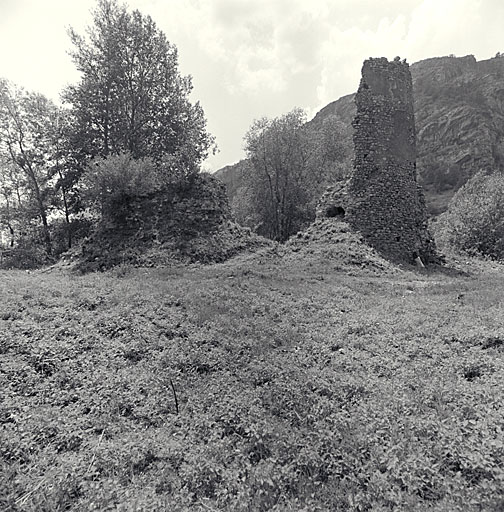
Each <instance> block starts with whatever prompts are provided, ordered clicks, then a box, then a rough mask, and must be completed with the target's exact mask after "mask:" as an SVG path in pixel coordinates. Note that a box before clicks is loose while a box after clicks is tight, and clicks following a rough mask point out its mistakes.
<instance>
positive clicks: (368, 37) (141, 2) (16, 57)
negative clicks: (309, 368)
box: [0, 0, 504, 170]
mask: <svg viewBox="0 0 504 512" xmlns="http://www.w3.org/2000/svg"><path fill="white" fill-rule="evenodd" d="M126 3H127V4H128V5H129V7H130V8H131V9H139V10H140V11H141V12H142V13H143V14H149V15H151V16H152V18H153V19H154V21H155V22H156V23H157V25H158V27H159V28H160V29H161V30H163V31H164V32H165V34H166V35H167V37H168V40H169V41H170V42H172V43H174V44H175V45H176V46H177V47H178V49H179V64H180V70H181V72H182V73H183V74H190V75H192V77H193V85H194V91H193V94H192V99H193V100H194V101H196V100H199V101H200V102H201V104H202V106H203V108H204V110H205V114H206V117H207V120H208V128H209V131H210V132H211V133H212V134H214V135H215V136H216V138H217V144H218V146H219V149H220V152H219V154H218V155H217V156H214V157H211V158H210V159H209V160H208V161H207V162H206V163H205V166H206V167H207V168H210V169H214V170H216V169H218V168H219V167H222V166H224V165H227V164H230V163H234V162H236V161H237V160H239V159H240V158H243V151H242V146H243V136H244V134H245V132H246V131H247V129H248V127H249V126H250V124H251V123H252V121H253V120H254V119H255V118H258V117H262V116H269V117H274V116H278V115H281V114H283V113H286V112H288V111H289V110H291V109H292V108H294V107H296V106H297V107H302V108H304V109H305V110H306V111H307V113H308V115H309V116H313V115H314V114H315V113H316V112H317V111H318V110H319V109H320V108H322V107H323V106H325V105H326V104H327V103H329V102H331V101H333V100H335V99H337V98H339V97H340V96H343V95H344V94H348V93H351V92H354V91H355V90H356V89H357V86H358V83H359V79H360V69H361V66H362V62H363V60H364V59H366V58H368V57H381V56H384V57H388V58H389V59H392V58H394V57H395V56H396V55H398V56H400V57H401V58H407V60H408V62H410V63H413V62H416V61H418V60H421V59H424V58H428V57H437V56H442V55H449V54H455V55H456V56H463V55H467V54H473V55H475V57H476V58H477V59H478V60H481V59H487V58H490V57H493V56H494V55H495V54H496V53H497V52H498V51H500V52H504V0H129V1H128V2H126ZM94 6H95V1H94V0H0V76H3V77H4V78H7V79H9V80H11V81H12V82H15V83H17V84H19V85H22V86H24V87H25V88H27V89H29V90H33V91H38V92H41V93H43V94H45V95H47V96H49V97H51V98H52V99H54V100H56V101H57V100H58V97H59V93H60V91H61V89H62V88H63V87H64V86H65V85H66V84H68V83H72V82H75V81H77V80H78V74H77V72H76V71H75V69H74V66H73V64H72V62H71V60H70V58H69V57H68V55H67V51H68V50H69V48H70V42H69V39H68V36H67V33H66V30H67V27H68V26H72V27H73V28H75V29H76V30H77V31H78V32H81V33H83V32H84V29H85V27H86V26H87V25H89V24H90V23H91V14H90V11H91V10H92V9H93V8H94Z"/></svg>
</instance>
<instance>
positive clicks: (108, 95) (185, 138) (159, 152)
mask: <svg viewBox="0 0 504 512" xmlns="http://www.w3.org/2000/svg"><path fill="white" fill-rule="evenodd" d="M70 37H71V40H72V43H73V46H74V50H73V52H72V53H71V56H72V58H73V60H74V63H75V64H76V66H77V69H78V70H79V71H80V72H81V80H80V82H79V83H78V84H77V85H74V86H70V87H68V88H67V90H66V91H65V93H64V96H63V97H64V99H65V100H66V101H67V102H68V103H69V104H70V105H71V107H72V108H71V113H72V114H73V134H74V135H73V140H72V145H73V146H74V148H75V149H76V150H77V153H78V154H80V156H81V157H82V158H83V159H84V160H85V159H86V157H87V158H90V157H94V156H103V157H106V156H108V155H109V154H119V153H123V152H128V153H129V154H131V155H132V156H133V157H134V158H142V157H150V158H153V159H154V160H155V161H156V162H161V161H163V159H166V158H168V159H169V161H170V163H171V164H172V165H173V166H182V167H184V168H185V169H193V168H194V167H195V166H196V165H197V164H199V163H200V162H201V161H202V160H203V159H204V158H205V157H206V156H207V154H208V151H209V150H210V148H211V147H213V138H212V137H211V136H210V135H209V134H208V133H207V131H206V120H205V117H204V114H203V110H202V108H201V106H200V105H199V104H198V103H196V104H195V105H193V104H191V102H190V101H189V93H190V91H191V89H192V85H191V78H190V77H185V76H181V75H180V73H179V71H178V55H177V48H176V47H175V46H174V45H173V44H171V43H169V42H168V41H167V39H166V37H165V35H164V34H163V32H161V31H160V30H159V29H158V28H157V27H156V24H155V23H154V21H153V20H152V19H151V18H150V17H149V16H144V15H142V14H141V13H140V12H138V11H133V12H132V13H130V12H128V10H127V9H126V7H125V6H124V5H121V4H119V3H118V2H117V1H116V0H99V1H98V6H97V8H96V10H95V11H94V18H93V24H92V26H91V27H90V28H89V29H88V37H87V38H85V37H83V36H81V35H79V34H77V33H76V32H75V31H74V30H70ZM85 163H86V162H83V164H84V165H85ZM84 165H83V167H84Z"/></svg>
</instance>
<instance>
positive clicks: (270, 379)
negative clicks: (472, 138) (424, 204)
mask: <svg viewBox="0 0 504 512" xmlns="http://www.w3.org/2000/svg"><path fill="white" fill-rule="evenodd" d="M333 267H334V265H333V264H332V263H331V261H327V260H324V259H322V258H319V259H317V258H316V257H315V256H313V255H312V257H309V255H304V256H302V257H301V256H299V259H297V260H296V259H295V258H291V259H280V258H278V257H276V256H275V255H274V254H266V253H263V254H262V255H261V254H259V255H255V256H253V257H251V256H248V257H245V256H243V257H240V258H236V259H234V260H232V261H230V262H227V263H224V264H216V265H212V266H191V267H171V268H165V269H132V268H128V267H120V268H117V269H115V270H112V271H109V272H107V273H96V274H95V273H93V274H88V275H84V276H80V275H77V274H73V273H71V272H69V271H66V270H57V269H53V270H51V271H46V272H42V271H34V272H31V273H28V272H21V271H10V272H6V271H4V272H2V273H1V280H0V283H1V284H0V286H1V293H2V303H1V312H0V332H1V333H2V334H1V336H0V354H1V355H0V357H1V359H0V389H1V394H0V423H1V429H0V481H1V482H2V485H1V486H0V510H9V511H13V512H15V511H51V512H55V511H63V510H82V511H92V510H96V511H105V510H120V511H140V510H145V511H150V510H153V511H156V510H160V511H162V510H170V511H183V510H195V511H198V510H200V511H208V510H210V511H218V510H220V511H269V510H276V511H289V510H296V511H298V510H305V511H310V512H311V511H317V510H321V511H322V510H335V511H338V510H340V511H422V512H423V511H429V510H432V511H447V512H448V511H449V512H452V511H457V510H459V511H500V510H503V509H504V496H503V489H504V467H503V461H504V445H503V432H502V429H503V426H504V412H503V409H502V397H503V396H504V364H503V353H504V326H503V324H502V318H503V317H504V300H503V299H504V272H502V267H496V266H494V267H490V266H488V267H482V266H478V267H471V268H470V267H468V269H469V271H468V273H466V274H462V273H452V274H449V273H443V272H431V273H429V272H417V271H413V270H407V269H406V270H399V271H393V270H383V271H380V273H378V271H374V272H373V271H371V270H367V271H366V270H354V271H352V272H341V271H340V272H337V271H336V270H335V269H334V268H333Z"/></svg>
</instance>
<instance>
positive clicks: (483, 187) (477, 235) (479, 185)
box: [434, 173, 504, 259]
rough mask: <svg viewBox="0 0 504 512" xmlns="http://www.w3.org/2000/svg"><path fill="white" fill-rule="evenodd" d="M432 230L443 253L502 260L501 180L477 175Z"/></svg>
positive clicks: (503, 188)
mask: <svg viewBox="0 0 504 512" xmlns="http://www.w3.org/2000/svg"><path fill="white" fill-rule="evenodd" d="M434 230H435V232H436V240H437V241H438V242H439V245H440V246H441V247H442V248H443V249H444V250H446V249H452V250H455V251H457V252H463V253H466V254H469V255H481V256H487V257H490V258H492V259H500V258H502V257H503V256H504V176H502V175H501V174H492V175H484V174H482V173H478V174H476V175H475V176H474V177H473V178H472V179H471V180H469V181H468V182H467V183H466V184H465V185H464V186H463V187H462V188H461V189H460V190H459V191H458V192H457V193H456V194H455V196H454V197H453V199H452V200H451V202H450V205H449V207H448V211H447V212H445V213H444V214H442V215H441V216H440V217H439V219H438V221H437V222H436V224H435V226H434ZM443 246H444V247H443Z"/></svg>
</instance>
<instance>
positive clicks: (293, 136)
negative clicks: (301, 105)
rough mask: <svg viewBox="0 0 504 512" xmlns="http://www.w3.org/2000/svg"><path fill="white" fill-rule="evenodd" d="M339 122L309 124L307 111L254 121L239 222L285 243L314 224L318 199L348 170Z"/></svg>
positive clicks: (247, 143) (247, 137)
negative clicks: (344, 167) (345, 165)
mask: <svg viewBox="0 0 504 512" xmlns="http://www.w3.org/2000/svg"><path fill="white" fill-rule="evenodd" d="M342 131H343V130H342V128H341V126H339V123H338V121H337V120H336V119H334V118H328V119H327V120H326V121H325V122H324V123H323V124H322V125H321V126H316V127H312V126H309V125H307V124H306V115H305V113H304V111H303V110H302V109H298V108H296V109H294V110H292V111H291V112H289V113H287V114H285V115H283V116H280V117H277V118H274V119H267V118H262V119H259V120H256V121H254V123H253V124H252V126H251V127H250V129H249V131H248V132H247V134H246V135H245V148H246V151H247V156H248V159H249V165H248V170H247V172H246V173H245V181H246V186H245V188H244V189H243V190H241V191H240V194H239V197H238V198H237V200H239V201H240V202H241V203H242V204H241V206H240V207H238V208H237V207H236V205H237V201H235V204H234V206H235V208H234V210H235V211H236V212H237V214H238V217H239V220H240V221H242V222H243V221H244V220H245V223H246V224H248V225H250V227H252V228H254V229H255V230H256V231H257V232H258V233H259V234H261V235H263V236H267V237H269V238H272V239H274V240H278V241H285V240H287V239H288V238H289V236H291V235H292V234H294V233H296V232H297V231H298V230H299V229H301V228H303V227H304V226H305V225H306V224H307V223H309V222H310V221H312V220H313V217H314V214H315V205H316V201H317V200H318V198H319V197H320V195H321V193H322V190H323V188H324V187H325V186H326V185H327V184H328V182H331V181H333V180H334V179H337V177H339V176H341V175H342V174H343V173H344V172H343V170H342V169H341V168H340V165H339V163H340V162H341V161H343V160H344V158H345V156H346V155H347V153H348V148H347V147H346V144H345V141H344V138H343V136H342Z"/></svg>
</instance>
